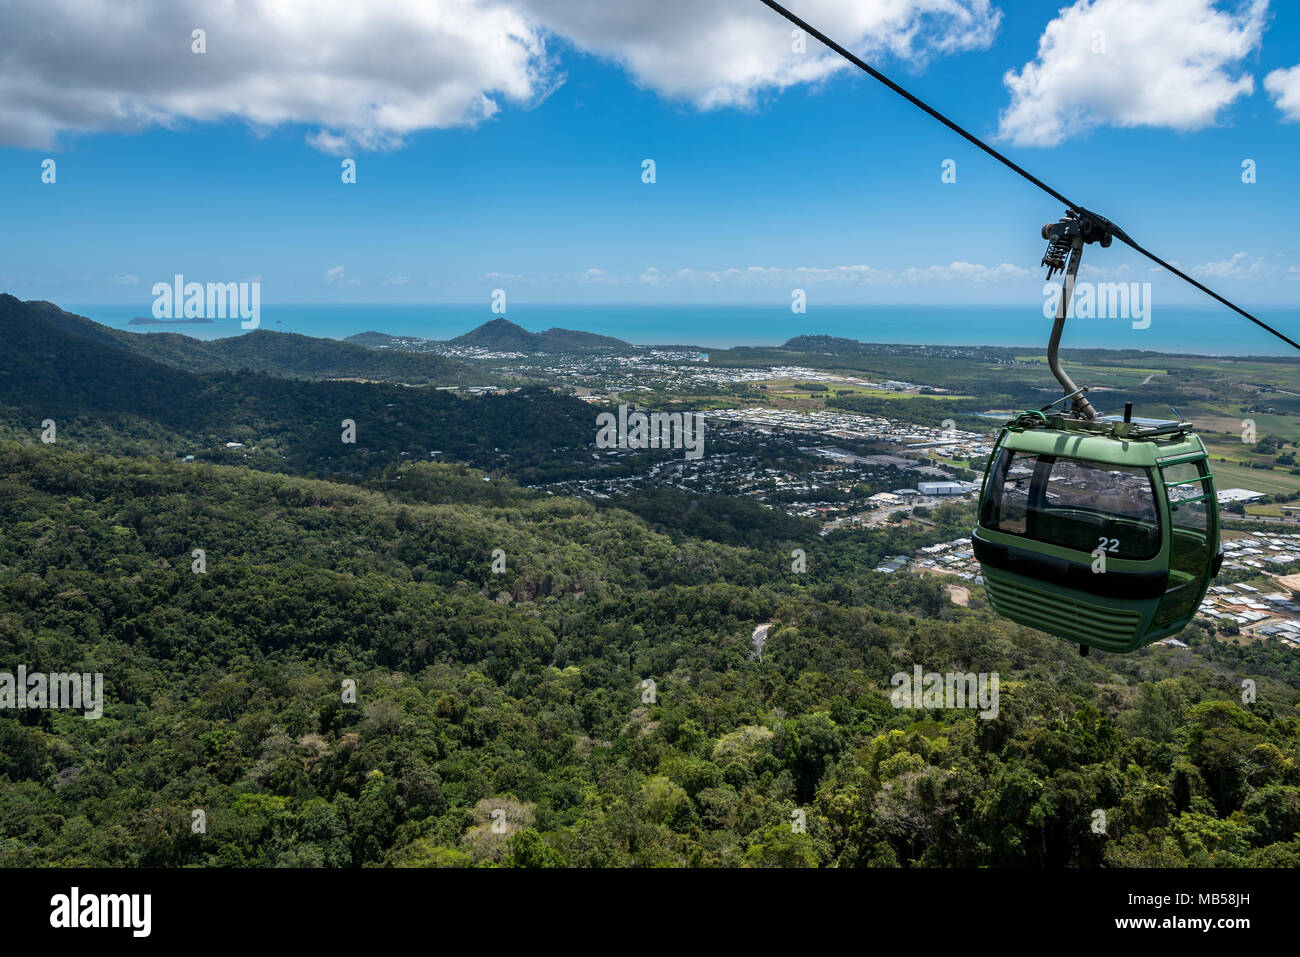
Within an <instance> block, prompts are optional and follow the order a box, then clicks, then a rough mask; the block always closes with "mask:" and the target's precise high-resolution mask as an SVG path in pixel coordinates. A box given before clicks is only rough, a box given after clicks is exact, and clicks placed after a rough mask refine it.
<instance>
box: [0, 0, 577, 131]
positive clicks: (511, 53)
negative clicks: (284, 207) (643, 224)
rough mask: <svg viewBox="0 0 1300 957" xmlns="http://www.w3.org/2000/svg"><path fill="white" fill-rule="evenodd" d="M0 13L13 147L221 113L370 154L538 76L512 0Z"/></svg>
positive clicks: (168, 3)
mask: <svg viewBox="0 0 1300 957" xmlns="http://www.w3.org/2000/svg"><path fill="white" fill-rule="evenodd" d="M4 20H5V23H4V29H3V31H0V144H7V145H14V146H27V147H48V146H50V145H52V144H53V142H54V140H55V138H56V136H57V134H58V133H59V132H63V131H74V132H75V131H92V130H120V131H136V130H140V129H143V128H145V127H148V126H154V125H163V126H170V125H174V124H176V123H178V122H180V121H183V120H198V121H209V120H220V119H225V118H229V117H235V118H238V119H241V120H243V121H245V122H247V123H249V124H250V125H253V126H254V127H261V128H267V127H271V126H275V125H277V124H281V123H287V122H298V123H306V124H311V125H313V126H316V127H318V128H319V129H318V131H317V132H316V133H315V134H313V136H312V139H311V142H312V143H313V145H315V146H317V147H318V148H320V149H323V150H325V151H327V152H337V151H340V150H342V149H344V148H346V147H348V146H351V147H354V148H361V149H382V148H388V147H394V146H397V145H399V144H400V143H401V142H402V140H403V138H404V137H405V136H406V135H407V134H409V133H412V132H414V131H416V130H422V129H429V128H432V127H447V126H459V125H466V124H473V123H476V122H478V121H480V120H482V119H484V118H486V117H489V116H491V115H493V114H494V113H495V112H497V111H498V110H499V109H500V102H501V101H502V100H507V101H513V102H530V101H532V100H534V99H536V98H537V97H539V96H542V95H544V94H545V93H546V92H547V91H548V90H549V89H550V88H551V84H552V82H553V79H552V70H551V64H550V61H549V60H548V58H547V56H546V50H545V45H544V42H543V40H542V35H541V26H540V24H537V23H534V22H530V21H529V20H528V19H527V18H526V17H525V16H524V14H523V13H522V12H521V10H520V9H519V6H518V3H517V2H516V0H388V2H385V3H382V4H379V3H353V2H349V0H244V2H240V3H219V4H214V3H208V2H204V0H119V2H115V3H111V4H110V3H103V2H97V0H6V2H5V13H4ZM52 25H57V29H53V28H52ZM196 27H201V28H202V29H204V30H205V31H206V33H207V52H206V53H202V54H196V53H193V52H191V39H190V35H191V31H192V30H193V29H194V28H196Z"/></svg>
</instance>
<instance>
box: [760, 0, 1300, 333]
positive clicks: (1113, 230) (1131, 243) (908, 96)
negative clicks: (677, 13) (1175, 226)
mask: <svg viewBox="0 0 1300 957" xmlns="http://www.w3.org/2000/svg"><path fill="white" fill-rule="evenodd" d="M760 2H762V3H764V4H766V5H767V6H768V7H771V8H772V9H773V10H774V11H776V12H777V13H779V14H780V15H781V16H783V17H785V19H787V20H789V21H790V22H791V23H793V24H794V25H795V26H797V27H798V28H799V29H800V30H803V31H804V32H805V33H807V34H809V35H810V36H812V37H814V38H816V39H817V40H819V41H820V42H821V43H822V44H824V45H825V46H827V47H829V48H830V49H831V50H834V51H835V52H836V53H838V54H839V55H840V56H842V57H843V58H844V59H846V60H848V61H849V62H850V63H852V64H853V65H854V66H856V67H857V68H858V69H859V70H861V71H862V72H864V73H866V74H867V75H869V76H871V77H872V78H874V79H876V80H879V81H880V82H881V83H883V84H884V85H885V86H887V87H889V88H890V89H891V90H893V91H894V92H895V93H897V94H898V95H899V96H901V97H902V98H903V99H905V100H907V101H908V102H909V103H911V104H912V105H913V106H915V107H916V108H917V109H920V110H922V111H924V112H925V113H928V114H929V115H930V116H932V117H934V119H936V120H938V121H939V122H940V123H942V124H943V125H944V126H946V127H948V129H950V130H952V131H953V132H954V133H956V134H957V135H958V136H960V137H961V138H962V139H964V140H966V141H967V142H969V143H971V144H972V145H973V146H976V147H978V148H979V149H981V150H983V151H984V152H985V153H987V154H988V155H989V156H991V157H993V158H994V159H995V160H997V161H998V162H999V163H1001V164H1002V165H1003V166H1005V167H1007V168H1008V169H1009V170H1011V171H1012V172H1013V173H1017V174H1018V175H1020V176H1021V177H1023V178H1024V179H1026V180H1028V181H1029V182H1030V183H1033V184H1034V185H1035V186H1037V187H1038V188H1039V189H1041V190H1042V191H1043V192H1045V193H1047V194H1048V195H1049V196H1051V197H1052V198H1053V199H1056V200H1057V201H1059V202H1061V203H1064V204H1065V206H1067V207H1068V208H1069V209H1070V211H1071V212H1074V213H1077V214H1079V215H1080V216H1082V217H1085V218H1086V219H1088V220H1091V221H1092V222H1094V223H1096V224H1097V225H1099V226H1101V228H1102V229H1103V230H1104V231H1106V232H1108V233H1109V234H1110V235H1112V236H1114V237H1115V238H1116V239H1118V240H1119V241H1120V242H1122V243H1123V244H1124V245H1126V246H1128V247H1129V248H1130V249H1132V250H1133V251H1134V252H1136V253H1139V254H1141V255H1143V256H1145V257H1146V258H1147V259H1149V260H1151V261H1152V262H1153V263H1155V264H1156V265H1157V266H1161V267H1163V268H1164V269H1167V270H1169V271H1170V272H1171V273H1173V274H1174V275H1175V276H1177V277H1178V278H1179V279H1182V280H1184V281H1186V282H1188V283H1190V284H1191V285H1193V286H1195V287H1196V288H1197V289H1199V290H1200V291H1201V292H1203V293H1205V294H1206V295H1207V296H1209V297H1211V298H1212V299H1214V300H1216V301H1218V302H1219V303H1222V304H1223V305H1225V306H1227V307H1228V308H1229V309H1231V310H1232V311H1233V312H1235V313H1237V314H1239V315H1241V316H1244V317H1245V318H1247V319H1249V320H1250V321H1251V322H1253V323H1254V324H1255V325H1257V326H1259V327H1260V328H1261V329H1263V330H1264V331H1265V332H1269V333H1272V334H1273V335H1274V336H1276V337H1277V338H1279V339H1281V340H1282V341H1283V342H1285V343H1286V344H1287V345H1289V346H1291V347H1292V348H1293V349H1296V350H1300V342H1296V341H1295V340H1294V339H1292V338H1291V337H1289V336H1287V335H1286V334H1284V333H1282V332H1279V331H1278V330H1276V329H1274V328H1273V327H1272V326H1270V325H1269V324H1268V323H1266V322H1264V321H1263V320H1261V319H1257V318H1255V317H1254V316H1252V315H1251V314H1250V313H1249V312H1247V311H1246V310H1245V309H1242V308H1241V307H1240V306H1238V305H1236V304H1235V303H1233V302H1231V301H1229V300H1228V299H1225V298H1224V297H1223V296H1221V295H1219V294H1218V293H1217V292H1215V291H1214V290H1213V289H1211V288H1210V287H1209V286H1206V285H1205V284H1204V283H1201V282H1198V281H1197V280H1195V279H1193V278H1192V277H1191V276H1189V275H1187V273H1185V272H1183V271H1182V270H1181V269H1179V268H1177V267H1176V266H1173V265H1171V264H1170V263H1168V262H1166V261H1165V260H1164V259H1161V258H1160V257H1159V256H1157V255H1156V254H1155V253H1153V252H1151V251H1150V250H1149V249H1146V248H1145V247H1143V246H1142V245H1140V244H1139V243H1138V242H1137V241H1136V240H1134V239H1133V238H1132V237H1131V236H1129V234H1128V233H1126V232H1125V231H1124V230H1122V229H1120V228H1119V227H1118V226H1116V225H1115V224H1114V223H1112V222H1111V221H1110V220H1108V219H1106V217H1104V216H1099V215H1097V214H1096V213H1093V212H1091V211H1090V210H1088V209H1087V208H1085V207H1083V206H1081V205H1079V204H1078V203H1075V202H1073V201H1071V200H1070V199H1069V198H1068V197H1066V196H1064V195H1063V194H1061V193H1059V192H1057V191H1056V190H1055V189H1053V188H1052V187H1050V186H1048V185H1047V184H1046V183H1044V182H1043V181H1042V180H1041V179H1039V178H1038V177H1037V176H1035V175H1033V174H1032V173H1030V172H1029V171H1028V170H1026V169H1025V168H1024V167H1022V166H1020V165H1018V164H1016V163H1014V162H1012V161H1011V160H1010V159H1008V158H1007V157H1005V156H1003V155H1002V154H1001V153H999V152H998V151H997V150H995V149H994V148H993V147H991V146H989V145H988V144H987V143H985V142H984V141H983V140H982V139H980V138H979V137H978V136H975V135H974V134H973V133H969V132H967V131H966V130H965V129H963V128H962V127H960V126H958V125H957V124H956V123H954V122H953V121H952V120H950V119H948V117H946V116H944V115H943V114H942V113H940V112H939V111H938V110H936V109H935V108H934V107H932V106H930V105H929V104H928V103H926V102H925V101H924V100H922V99H920V98H919V97H917V96H914V95H913V94H912V93H909V92H908V91H907V90H905V89H904V88H903V87H901V86H899V85H898V84H897V83H895V82H894V81H893V80H891V79H890V78H889V77H887V76H885V75H884V74H883V73H881V72H880V71H879V70H877V69H875V67H873V66H871V64H869V63H867V62H866V61H865V60H863V59H862V58H861V57H859V56H856V55H855V54H853V53H852V52H850V51H849V50H847V49H845V48H844V47H842V46H840V44H838V43H836V42H835V41H834V40H832V39H831V38H830V37H828V36H827V35H826V34H824V33H822V32H821V31H820V30H818V29H817V28H816V27H814V26H813V25H812V24H810V23H808V22H807V21H806V20H803V19H801V18H800V17H798V16H796V15H795V14H794V13H792V12H791V11H789V10H787V9H786V8H785V7H783V6H782V5H781V4H779V3H777V2H776V0H760ZM1103 245H1107V246H1109V245H1110V243H1109V242H1106V243H1103Z"/></svg>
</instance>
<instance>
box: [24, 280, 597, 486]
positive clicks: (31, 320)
mask: <svg viewBox="0 0 1300 957" xmlns="http://www.w3.org/2000/svg"><path fill="white" fill-rule="evenodd" d="M64 315H65V316H66V315H67V314H64ZM70 318H73V319H75V318H76V317H70ZM47 319H48V312H47V311H46V310H43V309H39V308H33V307H30V306H29V305H27V304H25V303H21V302H19V301H18V300H17V299H14V298H13V297H12V296H3V297H0V413H4V414H3V415H0V435H7V436H9V437H10V438H22V437H26V438H28V439H30V438H31V437H32V436H34V435H35V434H36V432H37V431H38V427H39V425H40V423H41V422H42V421H44V420H45V419H47V418H53V419H54V420H55V422H56V425H57V427H58V430H59V435H60V441H63V442H65V443H73V444H77V443H80V444H84V445H87V446H88V447H91V448H98V449H101V450H112V451H132V452H148V453H151V454H154V455H168V456H177V455H183V454H197V455H200V456H202V457H205V458H208V459H210V460H213V461H231V462H234V461H238V462H241V463H243V464H249V465H253V466H256V467H258V468H266V469H273V470H277V471H291V472H294V473H297V474H310V475H339V474H346V475H348V476H354V475H362V474H368V473H369V472H371V471H373V470H375V469H377V468H381V467H382V466H384V465H386V464H387V463H389V462H391V461H394V460H396V459H398V458H400V457H401V456H402V455H403V453H405V455H406V456H408V457H417V458H421V459H427V458H429V456H430V453H431V452H439V453H443V454H446V455H448V456H450V457H453V458H456V459H459V460H461V461H464V462H469V463H472V464H475V465H479V466H481V467H483V468H489V469H496V468H508V469H510V470H511V471H512V473H514V474H517V475H521V476H524V477H526V478H529V479H538V478H540V477H544V476H546V475H558V474H563V473H564V470H565V468H566V467H567V468H570V469H571V468H573V467H576V464H577V462H578V460H579V458H580V457H583V458H585V457H586V456H587V449H586V446H589V445H590V443H591V436H592V435H593V429H594V426H593V424H592V422H593V413H592V412H591V410H590V408H589V407H587V406H586V405H584V404H583V403H581V402H578V401H577V400H575V399H572V398H567V397H564V396H560V395H556V394H554V393H551V392H550V391H549V390H546V389H542V388H538V389H535V390H533V391H524V392H520V393H511V394H507V395H497V396H483V397H479V398H475V399H472V400H468V401H466V400H463V399H461V398H458V397H455V396H451V395H448V394H446V393H443V392H439V391H437V390H434V389H432V388H407V387H403V386H398V385H381V384H370V383H361V382H343V381H330V382H317V381H307V380H301V379H293V380H285V379H282V378H276V377H272V376H270V375H266V374H261V373H256V372H219V373H206V374H202V375H198V374H194V373H192V372H189V371H186V370H183V369H178V368H175V367H174V366H172V365H167V364H164V363H162V362H159V361H155V360H153V359H150V358H146V357H145V356H143V355H141V354H140V353H139V352H137V351H134V350H127V349H120V348H117V347H116V345H115V342H116V338H115V337H113V336H105V335H104V334H103V333H104V332H112V330H105V327H103V326H98V325H97V324H94V323H88V330H89V333H90V334H87V335H80V334H73V333H71V332H68V331H67V330H66V326H67V325H68V324H69V323H68V322H67V321H66V320H61V321H59V322H58V323H57V324H55V323H51V322H49V321H47ZM77 321H78V322H88V321H87V320H77ZM122 335H126V336H128V337H130V334H127V333H123V334H122ZM257 335H258V334H257V333H250V334H249V336H246V337H241V338H246V339H250V340H252V339H254V337H256V336H257ZM266 335H267V336H282V335H283V334H282V333H267V334H266ZM139 338H144V337H139ZM292 338H301V337H292ZM274 341H276V342H280V341H283V340H279V339H277V340H274ZM307 341H308V342H316V341H319V340H307ZM336 345H342V344H341V343H336ZM252 347H254V348H255V347H256V343H253V346H252ZM346 348H347V349H349V350H351V351H353V352H356V353H360V354H361V355H363V356H366V357H370V356H376V355H378V356H380V357H381V358H382V356H383V354H379V353H374V352H372V351H370V350H367V349H363V348H361V347H357V346H347V347H346ZM392 358H393V359H394V360H397V361H399V362H400V361H402V360H404V359H407V358H409V359H412V360H419V359H421V358H437V357H421V356H418V355H409V356H408V355H405V354H400V353H397V354H394V355H393V356H392ZM439 361H442V360H439ZM345 419H349V420H351V421H353V422H354V423H355V424H356V442H355V443H352V444H344V443H343V442H342V441H341V438H342V433H343V426H342V422H343V421H344V420H345ZM228 442H238V443H241V444H242V445H243V446H244V448H242V449H238V450H230V449H227V448H226V443H228ZM566 450H568V451H567V452H566ZM588 461H589V459H588Z"/></svg>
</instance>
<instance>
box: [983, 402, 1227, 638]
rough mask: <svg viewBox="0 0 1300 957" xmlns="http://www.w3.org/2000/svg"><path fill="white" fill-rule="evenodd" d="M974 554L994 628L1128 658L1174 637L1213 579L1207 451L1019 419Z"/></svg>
mask: <svg viewBox="0 0 1300 957" xmlns="http://www.w3.org/2000/svg"><path fill="white" fill-rule="evenodd" d="M972 541H973V543H974V549H975V557H976V558H977V559H978V560H979V562H980V564H981V566H982V571H983V576H984V588H985V591H986V593H987V595H988V600H989V603H990V604H991V605H992V606H993V608H994V610H995V611H997V613H998V614H999V615H1002V616H1003V617H1005V618H1009V619H1011V620H1012V621H1016V622H1019V623H1020V624H1023V625H1029V626H1031V627H1034V628H1037V629H1040V630H1041V631H1045V632H1048V633H1050V634H1053V635H1057V636H1060V637H1062V638H1068V639H1069V640H1071V641H1077V642H1079V643H1080V645H1081V646H1088V647H1093V648H1097V649H1100V650H1102V651H1111V652H1128V651H1135V650H1136V649H1138V648H1140V647H1142V646H1143V645H1146V644H1150V643H1151V642H1153V641H1158V640H1159V639H1161V638H1164V637H1167V636H1169V635H1173V634H1176V633H1177V632H1178V631H1180V630H1181V629H1182V628H1183V626H1184V625H1186V624H1187V623H1188V622H1189V621H1190V620H1191V618H1192V616H1193V615H1195V614H1196V611H1197V609H1198V608H1199V606H1200V603H1201V601H1202V599H1203V598H1204V597H1205V590H1206V588H1207V587H1208V586H1209V583H1210V580H1211V579H1212V578H1213V577H1214V576H1215V575H1217V574H1218V572H1219V565H1220V564H1221V563H1222V553H1221V552H1220V551H1219V523H1218V508H1217V502H1216V498H1215V491H1214V478H1213V476H1212V475H1211V474H1210V469H1209V462H1208V458H1207V455H1206V451H1205V446H1204V445H1203V444H1202V442H1201V440H1200V438H1199V437H1198V436H1197V435H1196V434H1195V433H1193V432H1192V431H1191V426H1190V425H1188V424H1186V423H1180V422H1159V421H1152V420H1142V419H1138V420H1133V421H1121V420H1119V419H1117V418H1104V419H1098V420H1095V421H1082V420H1079V419H1077V418H1075V417H1072V416H1068V415H1051V416H1044V415H1043V414H1042V413H1026V414H1025V415H1023V416H1021V417H1020V418H1018V419H1017V420H1015V421H1014V422H1012V423H1009V424H1008V425H1007V426H1006V427H1004V428H1003V430H1002V432H1001V434H1000V435H999V436H998V441H997V445H996V447H995V448H994V451H993V454H992V455H991V456H990V458H989V464H988V467H987V469H986V471H985V474H984V485H983V489H982V492H981V495H980V509H979V525H978V527H977V528H976V529H975V531H974V533H973V535H972ZM1080 650H1081V651H1085V653H1086V648H1081V649H1080Z"/></svg>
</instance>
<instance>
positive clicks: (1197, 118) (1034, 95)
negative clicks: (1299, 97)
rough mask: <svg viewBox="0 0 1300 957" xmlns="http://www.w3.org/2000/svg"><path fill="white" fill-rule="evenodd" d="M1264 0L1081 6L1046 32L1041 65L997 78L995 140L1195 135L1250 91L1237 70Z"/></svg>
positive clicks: (1252, 44)
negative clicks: (1148, 130) (1110, 132)
mask: <svg viewBox="0 0 1300 957" xmlns="http://www.w3.org/2000/svg"><path fill="white" fill-rule="evenodd" d="M1267 9H1268V0H1249V2H1247V3H1245V4H1243V5H1242V6H1241V7H1240V8H1239V10H1238V12H1235V13H1233V12H1226V11H1224V10H1220V9H1218V8H1217V7H1216V6H1215V5H1214V3H1213V2H1212V0H1078V2H1076V3H1075V4H1074V5H1073V6H1071V7H1068V8H1066V9H1064V10H1062V11H1061V12H1060V14H1059V15H1058V16H1057V17H1056V19H1054V20H1053V21H1052V22H1051V23H1049V24H1048V25H1047V28H1046V30H1045V31H1044V32H1043V35H1042V37H1041V38H1040V39H1039V41H1038V56H1037V58H1036V59H1035V60H1034V61H1033V62H1031V63H1027V64H1026V65H1025V66H1024V68H1023V69H1021V70H1020V72H1018V73H1017V72H1015V71H1014V70H1013V71H1009V72H1008V73H1007V74H1006V76H1005V77H1004V78H1003V80H1004V82H1005V83H1006V85H1007V87H1008V88H1009V89H1010V91H1011V104H1010V105H1009V106H1008V107H1007V109H1006V110H1004V111H1003V113H1002V116H1001V120H1000V124H999V129H998V137H999V138H1000V139H1005V140H1010V141H1011V142H1013V143H1016V144H1018V145H1022V146H1054V145H1056V144H1057V143H1060V142H1062V141H1063V140H1066V139H1069V138H1071V137H1074V136H1078V135H1081V134H1083V133H1086V132H1088V131H1089V130H1091V129H1093V128H1095V127H1098V126H1102V125H1106V124H1110V125H1114V126H1120V127H1137V126H1154V127H1167V128H1170V129H1175V130H1195V129H1201V128H1203V127H1206V126H1210V125H1212V124H1213V123H1214V122H1215V121H1216V120H1217V118H1218V115H1219V113H1220V111H1221V110H1223V109H1224V108H1225V107H1226V106H1228V105H1229V104H1231V103H1232V102H1234V101H1235V100H1237V99H1238V98H1239V97H1242V96H1247V95H1249V94H1250V93H1251V92H1252V91H1253V90H1254V80H1253V79H1252V78H1251V77H1250V76H1249V75H1248V74H1239V73H1236V72H1235V71H1236V70H1237V69H1238V68H1239V67H1240V65H1241V63H1242V61H1243V60H1244V59H1245V58H1246V56H1247V55H1248V54H1250V53H1251V52H1252V51H1254V50H1255V49H1256V48H1258V46H1259V44H1260V37H1261V34H1262V33H1263V28H1264V24H1265V21H1266V14H1267Z"/></svg>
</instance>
